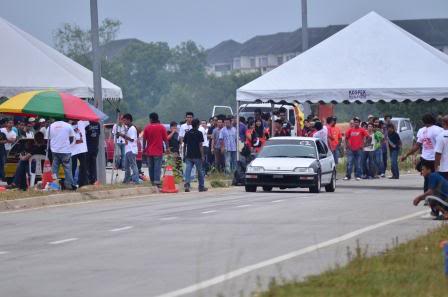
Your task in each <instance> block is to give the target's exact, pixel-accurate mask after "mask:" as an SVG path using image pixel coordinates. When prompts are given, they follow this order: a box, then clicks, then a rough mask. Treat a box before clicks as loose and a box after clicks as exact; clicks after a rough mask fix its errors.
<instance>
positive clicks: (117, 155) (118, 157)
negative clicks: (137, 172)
mask: <svg viewBox="0 0 448 297" xmlns="http://www.w3.org/2000/svg"><path fill="white" fill-rule="evenodd" d="M126 131H127V130H126V125H125V124H124V123H123V117H121V118H120V121H119V122H118V124H114V126H113V127H112V135H113V136H114V143H115V148H114V159H115V168H116V169H118V168H121V169H123V168H124V160H125V146H126V140H125V139H124V138H123V137H120V136H118V134H120V133H124V134H126Z"/></svg>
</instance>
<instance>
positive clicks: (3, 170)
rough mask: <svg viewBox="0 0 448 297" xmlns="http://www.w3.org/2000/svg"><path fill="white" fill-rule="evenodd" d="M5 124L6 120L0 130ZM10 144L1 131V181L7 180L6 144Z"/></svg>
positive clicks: (0, 123)
mask: <svg viewBox="0 0 448 297" xmlns="http://www.w3.org/2000/svg"><path fill="white" fill-rule="evenodd" d="M4 124H5V120H4V119H2V120H0V128H2V127H3V125H4ZM7 142H8V139H7V138H6V134H5V133H3V132H1V131H0V181H1V180H3V179H5V162H6V149H5V143H7Z"/></svg>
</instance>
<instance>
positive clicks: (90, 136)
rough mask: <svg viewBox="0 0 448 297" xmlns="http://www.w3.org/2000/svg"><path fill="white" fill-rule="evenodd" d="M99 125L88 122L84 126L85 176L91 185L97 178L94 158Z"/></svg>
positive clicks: (97, 142) (95, 156)
mask: <svg viewBox="0 0 448 297" xmlns="http://www.w3.org/2000/svg"><path fill="white" fill-rule="evenodd" d="M100 134H101V126H100V124H99V123H95V122H90V123H89V125H88V126H87V127H86V141H87V178H88V181H89V184H91V185H93V184H94V183H96V181H97V180H98V176H97V172H96V158H97V156H98V146H99V143H100Z"/></svg>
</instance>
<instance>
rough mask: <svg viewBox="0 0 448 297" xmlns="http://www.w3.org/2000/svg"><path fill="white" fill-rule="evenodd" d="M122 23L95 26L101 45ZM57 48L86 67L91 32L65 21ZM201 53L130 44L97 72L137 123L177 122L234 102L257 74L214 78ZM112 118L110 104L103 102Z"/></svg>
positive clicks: (193, 47) (186, 47) (188, 46)
mask: <svg viewBox="0 0 448 297" xmlns="http://www.w3.org/2000/svg"><path fill="white" fill-rule="evenodd" d="M120 25H121V23H120V22H119V21H117V20H111V19H106V20H104V21H103V22H102V24H101V26H100V32H101V34H100V45H105V44H107V43H108V42H110V41H112V40H114V39H115V37H116V34H117V33H118V31H119V28H120ZM54 43H55V47H56V49H57V50H59V51H61V52H62V53H64V54H65V55H67V56H68V57H70V58H72V59H74V60H75V61H77V62H78V63H80V64H82V65H84V66H85V67H87V68H89V69H92V67H91V64H92V62H91V58H90V57H91V53H90V52H91V47H90V32H89V31H87V30H82V29H81V28H80V27H79V26H77V25H70V24H64V25H63V26H62V27H61V28H60V29H58V30H57V31H56V32H55V34H54ZM205 66H206V54H205V51H204V49H203V48H202V47H200V46H198V45H197V44H196V43H195V42H193V41H187V42H183V43H181V44H180V45H178V46H176V47H170V46H169V45H168V44H167V43H165V42H150V43H133V44H130V45H129V46H128V47H126V48H125V49H124V50H123V51H122V52H120V53H119V55H118V56H116V57H113V59H108V60H104V59H103V61H102V76H103V77H104V78H105V79H107V80H109V81H111V82H113V83H114V84H116V85H118V86H120V87H121V88H122V91H123V96H124V100H123V101H122V102H121V104H120V109H121V111H122V112H130V113H132V114H133V115H134V117H135V118H137V119H139V120H140V121H141V122H142V123H144V122H146V121H147V120H148V114H149V113H150V112H154V111H155V112H157V113H159V115H160V117H161V119H162V120H163V121H164V122H165V123H167V122H169V121H171V120H178V121H180V120H182V119H183V118H184V117H185V112H186V111H193V112H194V113H195V115H196V116H197V117H199V118H201V119H208V118H209V117H210V115H211V112H212V107H213V105H229V106H232V107H233V106H235V105H236V102H235V93H236V89H237V88H239V87H240V86H242V85H244V84H246V83H248V82H250V81H251V80H253V79H255V78H257V77H258V76H259V75H260V74H259V73H253V74H238V75H237V74H233V75H228V76H224V77H216V76H213V75H208V74H207V73H206V69H205ZM105 110H106V112H107V113H108V114H109V116H111V119H114V118H115V115H114V111H115V107H114V106H111V105H109V106H108V104H105Z"/></svg>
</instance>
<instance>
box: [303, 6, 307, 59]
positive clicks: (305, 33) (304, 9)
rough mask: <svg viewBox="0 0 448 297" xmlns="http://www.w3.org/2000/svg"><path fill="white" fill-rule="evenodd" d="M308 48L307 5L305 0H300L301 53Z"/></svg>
mask: <svg viewBox="0 0 448 297" xmlns="http://www.w3.org/2000/svg"><path fill="white" fill-rule="evenodd" d="M307 49H308V7H307V0H302V53H303V52H305V51H306V50H307Z"/></svg>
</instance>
